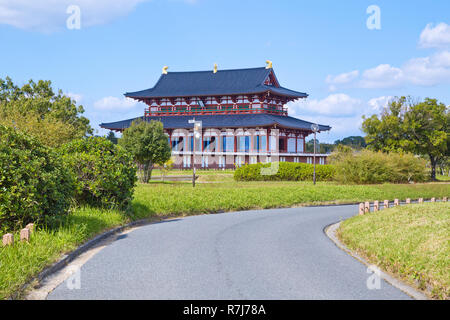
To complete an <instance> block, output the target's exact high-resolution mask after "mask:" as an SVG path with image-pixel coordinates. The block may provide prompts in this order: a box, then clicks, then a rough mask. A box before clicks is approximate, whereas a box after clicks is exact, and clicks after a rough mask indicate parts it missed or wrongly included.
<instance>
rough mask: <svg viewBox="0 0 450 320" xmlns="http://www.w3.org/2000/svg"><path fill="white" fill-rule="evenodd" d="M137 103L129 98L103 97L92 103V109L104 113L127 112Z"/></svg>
mask: <svg viewBox="0 0 450 320" xmlns="http://www.w3.org/2000/svg"><path fill="white" fill-rule="evenodd" d="M138 104H139V103H138V102H137V101H136V100H133V99H130V98H125V97H124V98H117V97H111V96H110V97H104V98H102V99H100V100H98V101H96V102H95V103H94V108H95V109H97V110H104V111H129V110H131V109H133V108H134V107H136V106H137V105H138Z"/></svg>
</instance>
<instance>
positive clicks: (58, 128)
mask: <svg viewBox="0 0 450 320" xmlns="http://www.w3.org/2000/svg"><path fill="white" fill-rule="evenodd" d="M83 113H84V109H83V106H81V105H80V106H77V105H76V101H74V100H72V99H71V98H70V97H67V96H65V95H64V94H63V92H62V91H61V90H59V91H58V92H57V93H55V92H54V91H53V89H52V86H51V82H50V81H44V80H39V81H38V82H37V83H36V82H34V81H33V80H30V81H29V82H28V83H27V84H25V85H23V86H22V87H19V86H17V85H15V84H14V83H13V81H12V80H11V78H9V77H6V79H5V80H4V79H0V119H1V120H2V124H4V125H7V126H11V127H16V128H17V129H20V130H23V131H25V132H27V133H29V134H31V135H34V136H35V137H37V138H38V139H40V140H43V141H42V142H43V143H45V144H47V145H50V146H57V145H59V144H61V143H64V142H67V141H70V140H72V139H76V138H82V137H85V136H88V135H91V134H92V133H93V129H92V127H91V126H90V125H89V120H88V119H87V118H85V117H83V116H81V115H82V114H83ZM49 128H50V129H49ZM53 129H55V130H53Z"/></svg>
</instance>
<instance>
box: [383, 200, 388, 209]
mask: <svg viewBox="0 0 450 320" xmlns="http://www.w3.org/2000/svg"><path fill="white" fill-rule="evenodd" d="M383 205H384V207H383V209H389V200H384V204H383Z"/></svg>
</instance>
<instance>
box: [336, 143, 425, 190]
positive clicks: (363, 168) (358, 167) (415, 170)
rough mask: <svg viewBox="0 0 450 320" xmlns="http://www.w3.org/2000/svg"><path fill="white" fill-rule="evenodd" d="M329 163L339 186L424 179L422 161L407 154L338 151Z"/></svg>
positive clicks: (423, 163)
mask: <svg viewBox="0 0 450 320" xmlns="http://www.w3.org/2000/svg"><path fill="white" fill-rule="evenodd" d="M329 160H330V163H332V164H333V165H334V166H335V167H336V174H335V180H336V181H338V182H341V183H356V184H369V183H385V182H393V183H408V182H422V181H425V180H426V179H427V175H428V173H427V170H426V166H425V161H424V160H423V159H420V158H417V157H415V156H414V155H412V154H409V153H403V154H402V153H389V154H388V153H382V152H373V151H370V150H364V151H361V152H358V153H356V152H352V151H349V150H348V149H345V150H344V149H342V150H339V151H338V152H336V153H333V154H332V155H331V156H330V158H329Z"/></svg>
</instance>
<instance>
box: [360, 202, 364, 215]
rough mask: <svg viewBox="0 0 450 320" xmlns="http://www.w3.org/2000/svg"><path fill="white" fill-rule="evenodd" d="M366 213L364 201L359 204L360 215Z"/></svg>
mask: <svg viewBox="0 0 450 320" xmlns="http://www.w3.org/2000/svg"><path fill="white" fill-rule="evenodd" d="M363 214H364V203H360V204H359V215H360V216H362V215H363Z"/></svg>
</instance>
